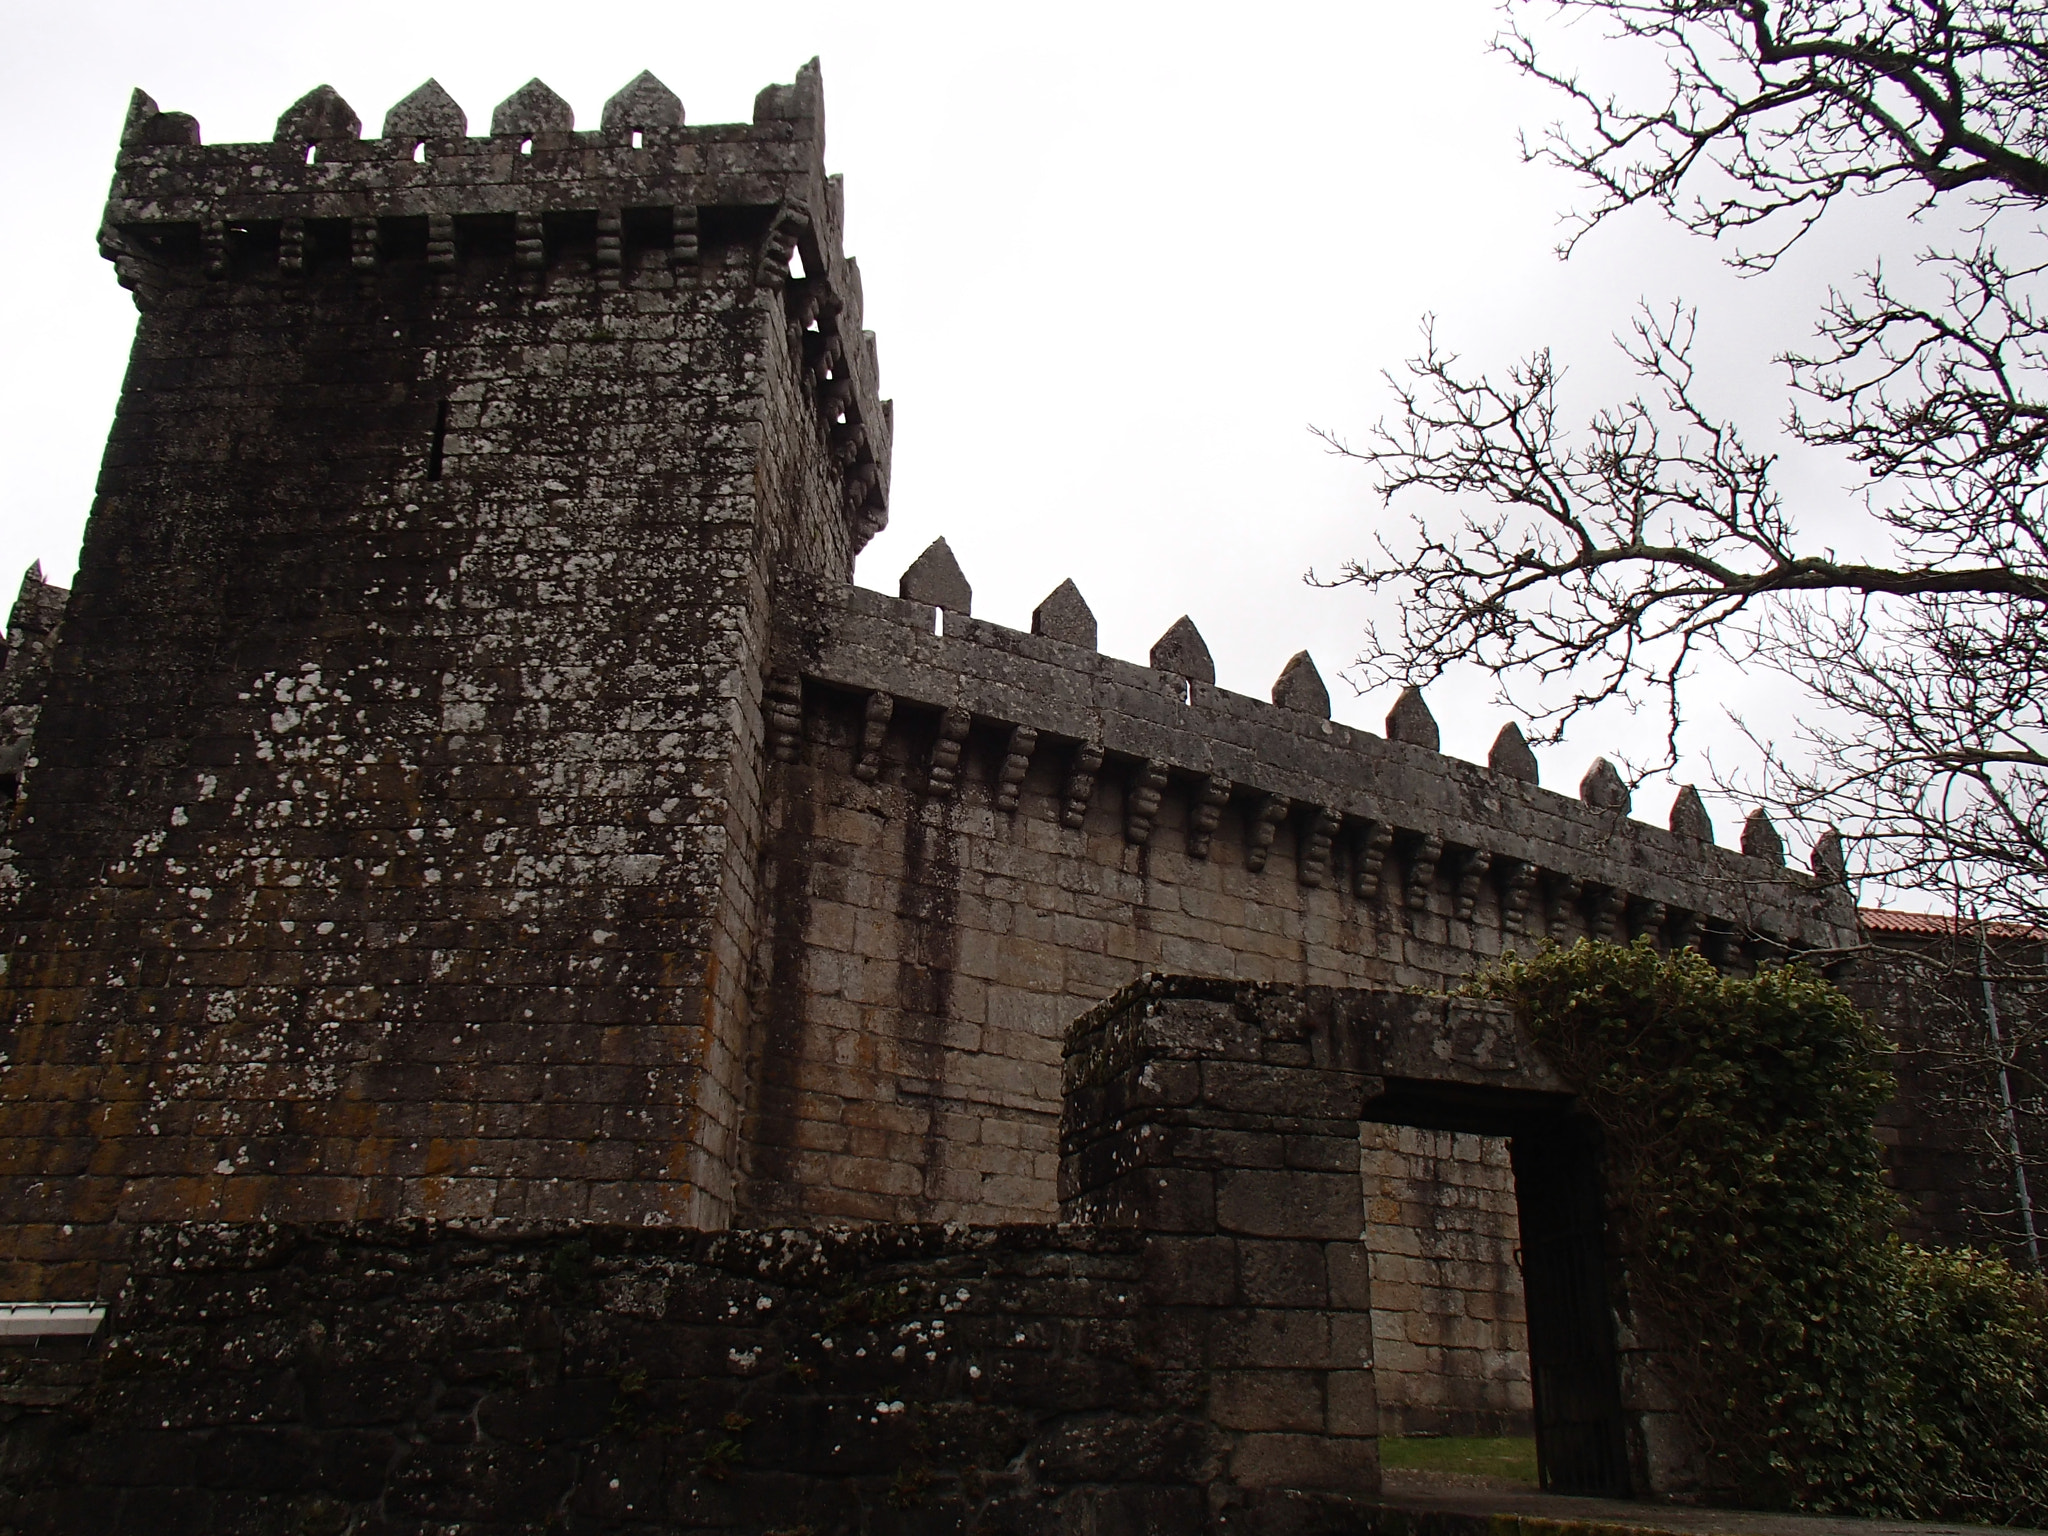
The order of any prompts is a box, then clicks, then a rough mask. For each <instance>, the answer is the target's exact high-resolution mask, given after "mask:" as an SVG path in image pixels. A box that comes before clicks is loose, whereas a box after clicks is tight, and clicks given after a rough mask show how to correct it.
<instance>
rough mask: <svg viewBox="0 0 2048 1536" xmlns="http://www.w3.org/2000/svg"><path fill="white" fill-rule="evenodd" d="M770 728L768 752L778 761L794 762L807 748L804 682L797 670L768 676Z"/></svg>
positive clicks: (768, 721)
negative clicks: (805, 747) (805, 744)
mask: <svg viewBox="0 0 2048 1536" xmlns="http://www.w3.org/2000/svg"><path fill="white" fill-rule="evenodd" d="M763 713H764V714H765V715H766V717H767V719H766V728H767V732H768V752H769V755H770V756H771V757H773V758H774V759H775V761H776V762H778V763H793V762H795V761H796V760H797V756H798V754H799V753H800V752H801V751H802V748H803V739H804V682H803V679H802V678H800V677H798V676H797V675H796V674H795V673H794V672H778V673H776V674H775V675H774V676H773V677H770V678H769V679H768V696H767V708H766V709H765V710H764V711H763Z"/></svg>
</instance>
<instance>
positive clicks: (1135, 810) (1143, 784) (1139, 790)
mask: <svg viewBox="0 0 2048 1536" xmlns="http://www.w3.org/2000/svg"><path fill="white" fill-rule="evenodd" d="M1165 790H1166V764H1164V763H1162V762H1160V761H1158V760H1157V759H1156V758H1147V759H1146V760H1145V761H1144V762H1142V763H1140V764H1139V765H1138V773H1137V777H1135V778H1133V779H1132V780H1131V794H1130V798H1129V799H1128V800H1126V801H1125V802H1124V841H1125V842H1129V843H1136V844H1138V845H1139V846H1140V847H1142V846H1143V845H1145V844H1146V843H1149V842H1151V841H1152V826H1153V823H1154V821H1155V820H1156V819H1157V817H1158V815H1159V805H1160V801H1161V799H1162V798H1163V797H1164V794H1165Z"/></svg>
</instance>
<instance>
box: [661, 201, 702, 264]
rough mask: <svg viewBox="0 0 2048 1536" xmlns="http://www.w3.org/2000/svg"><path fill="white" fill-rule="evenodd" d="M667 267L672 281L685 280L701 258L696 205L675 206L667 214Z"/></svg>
mask: <svg viewBox="0 0 2048 1536" xmlns="http://www.w3.org/2000/svg"><path fill="white" fill-rule="evenodd" d="M669 220H670V224H669V247H668V269H669V272H670V274H671V280H672V281H678V282H687V281H688V280H689V279H690V278H691V277H692V276H694V275H695V274H696V271H697V264H698V262H700V261H701V260H702V259H703V246H702V245H701V244H700V243H699V241H698V229H699V226H698V222H697V206H696V204H694V203H692V204H691V205H690V206H689V207H687V208H677V209H675V210H673V211H672V212H671V213H670V214H669Z"/></svg>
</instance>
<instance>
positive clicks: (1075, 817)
mask: <svg viewBox="0 0 2048 1536" xmlns="http://www.w3.org/2000/svg"><path fill="white" fill-rule="evenodd" d="M1100 772H1102V748H1100V747H1098V746H1096V745H1095V744H1094V743H1093V742H1087V741H1084V742H1082V743H1081V745H1080V746H1079V747H1077V748H1076V749H1075V750H1074V761H1073V765H1072V766H1071V767H1070V768H1069V769H1068V770H1067V788H1066V793H1065V794H1064V795H1063V796H1062V797H1061V802H1062V803H1061V805H1060V825H1061V826H1063V827H1073V828H1079V827H1080V826H1081V824H1082V823H1083V822H1085V821H1086V820H1087V819H1088V801H1089V800H1090V799H1091V798H1092V797H1093V796H1094V794H1095V775H1096V774H1098V773H1100Z"/></svg>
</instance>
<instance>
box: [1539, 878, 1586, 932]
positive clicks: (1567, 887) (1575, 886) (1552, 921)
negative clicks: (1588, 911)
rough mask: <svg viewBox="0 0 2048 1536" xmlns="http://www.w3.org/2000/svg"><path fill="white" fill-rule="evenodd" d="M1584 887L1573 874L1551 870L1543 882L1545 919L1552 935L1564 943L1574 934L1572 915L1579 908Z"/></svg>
mask: <svg viewBox="0 0 2048 1536" xmlns="http://www.w3.org/2000/svg"><path fill="white" fill-rule="evenodd" d="M1583 891H1584V887H1583V886H1581V885H1580V883H1579V881H1578V879H1577V878H1576V877H1575V876H1572V875H1564V874H1559V873H1557V872H1556V871H1555V870H1553V871H1551V874H1550V877H1549V879H1547V880H1546V881H1544V883H1543V904H1544V914H1543V916H1544V920H1545V922H1546V923H1548V925H1549V927H1550V936H1551V938H1552V939H1554V940H1556V941H1557V942H1558V943H1560V944H1562V943H1564V942H1565V940H1567V939H1569V938H1570V937H1571V936H1572V917H1573V916H1574V914H1575V913H1576V912H1577V910H1578V905H1579V897H1580V895H1581V894H1582V893H1583Z"/></svg>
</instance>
